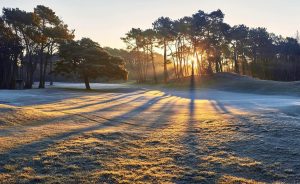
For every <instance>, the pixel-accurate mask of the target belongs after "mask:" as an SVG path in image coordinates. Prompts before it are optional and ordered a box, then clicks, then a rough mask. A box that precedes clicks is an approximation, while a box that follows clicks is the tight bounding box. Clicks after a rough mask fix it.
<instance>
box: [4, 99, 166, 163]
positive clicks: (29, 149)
mask: <svg viewBox="0 0 300 184" xmlns="http://www.w3.org/2000/svg"><path fill="white" fill-rule="evenodd" d="M168 97H169V96H168V95H166V94H165V95H163V96H158V97H154V98H152V99H150V100H148V101H146V102H145V103H143V104H142V105H141V106H138V107H136V108H134V109H132V110H130V111H129V112H126V113H124V114H122V115H119V116H117V117H113V118H111V119H109V120H106V121H104V122H98V123H100V124H99V125H95V126H90V127H86V128H81V129H77V130H73V131H69V132H65V133H61V134H59V135H55V136H51V137H47V138H44V139H42V140H39V141H35V142H32V143H30V144H26V145H22V146H19V147H17V148H14V149H12V150H10V151H7V152H5V153H2V154H0V157H1V161H0V163H2V164H4V163H6V162H8V161H9V160H14V159H17V158H20V159H24V158H25V157H31V156H34V155H35V154H37V153H39V152H41V151H43V150H45V149H47V147H49V146H50V145H52V144H55V143H57V142H59V141H61V140H65V139H68V138H70V137H72V136H75V135H79V134H83V133H85V132H89V131H94V130H100V129H103V128H105V127H109V126H113V127H117V126H121V125H124V123H125V124H126V121H128V120H130V119H132V118H134V117H136V116H138V115H140V114H141V113H142V112H144V111H147V110H148V109H149V108H151V107H152V106H153V105H155V104H156V103H157V102H159V101H160V100H162V99H164V98H168ZM71 116H72V115H71ZM89 120H91V121H95V120H93V119H89ZM126 125H127V126H128V124H126ZM132 126H135V125H132Z"/></svg>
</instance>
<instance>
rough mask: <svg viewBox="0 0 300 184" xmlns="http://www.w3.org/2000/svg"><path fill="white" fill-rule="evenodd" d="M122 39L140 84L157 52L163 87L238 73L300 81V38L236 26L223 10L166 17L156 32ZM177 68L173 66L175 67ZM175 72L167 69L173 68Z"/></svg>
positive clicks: (134, 32)
mask: <svg viewBox="0 0 300 184" xmlns="http://www.w3.org/2000/svg"><path fill="white" fill-rule="evenodd" d="M298 39H299V36H298ZM122 40H123V41H124V42H125V43H126V44H127V46H128V50H129V52H130V53H132V57H134V58H135V59H134V60H135V61H136V62H135V66H136V68H137V71H136V72H137V73H138V82H144V81H146V80H147V78H146V76H147V65H149V64H152V65H153V80H154V81H155V82H157V76H156V75H157V74H156V72H155V64H154V61H153V60H154V58H153V53H154V50H155V52H158V53H162V54H163V56H164V62H163V66H164V72H163V73H164V82H168V80H169V79H170V78H171V77H173V78H176V79H181V78H184V77H186V76H190V75H192V74H193V73H194V74H195V75H199V76H201V75H209V74H213V73H217V72H235V73H238V74H243V75H249V76H253V77H256V78H260V79H268V80H280V81H294V80H300V72H299V71H300V45H299V40H297V38H289V37H288V38H283V37H282V36H277V35H275V34H272V33H268V32H267V30H266V29H265V28H260V27H259V28H249V27H247V26H245V25H237V26H233V27H231V26H230V25H228V24H227V23H225V22H224V14H223V12H222V11H221V10H217V11H213V12H211V13H205V12H203V11H198V12H197V13H195V14H193V15H192V16H190V17H183V18H181V19H179V20H171V19H170V18H168V17H161V18H159V19H158V20H156V21H155V22H154V23H153V28H152V29H147V30H141V29H139V28H133V29H131V30H130V31H129V32H128V33H127V34H126V36H125V37H124V38H122ZM171 64H172V65H171ZM170 65H171V67H172V68H171V69H168V67H170Z"/></svg>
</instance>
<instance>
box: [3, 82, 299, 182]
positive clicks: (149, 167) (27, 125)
mask: <svg viewBox="0 0 300 184" xmlns="http://www.w3.org/2000/svg"><path fill="white" fill-rule="evenodd" d="M101 87H102V88H103V85H101ZM264 99H265V100H264ZM0 101H1V102H2V105H1V103H0V158H1V159H0V183H1V182H2V183H34V182H37V183H40V182H42V183H102V182H107V183H230V182H232V183H234V182H238V183H239V182H240V183H247V182H248V183H255V182H267V183H270V182H288V183H296V182H300V123H299V117H298V111H297V107H298V105H297V104H298V103H299V102H298V101H299V100H298V99H297V98H294V97H278V96H262V95H247V94H237V93H227V92H220V91H212V90H210V91H195V92H194V91H192V92H191V91H185V92H184V91H174V90H173V91H167V90H163V91H157V90H149V89H130V88H128V87H126V86H118V85H112V86H108V87H106V89H105V90H99V91H97V92H93V93H85V92H82V91H80V90H78V91H74V90H62V89H48V90H31V91H23V92H21V93H20V92H19V91H9V92H8V91H0ZM4 102H5V103H4ZM295 109H296V110H295Z"/></svg>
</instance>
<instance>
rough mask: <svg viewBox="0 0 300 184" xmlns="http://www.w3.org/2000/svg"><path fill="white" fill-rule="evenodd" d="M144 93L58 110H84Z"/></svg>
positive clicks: (143, 92)
mask: <svg viewBox="0 0 300 184" xmlns="http://www.w3.org/2000/svg"><path fill="white" fill-rule="evenodd" d="M146 92H147V91H141V92H138V93H130V94H126V95H120V96H119V97H116V98H112V99H108V100H104V101H101V102H95V103H88V104H84V105H79V106H75V107H70V108H63V109H60V110H73V109H80V108H85V107H89V106H93V105H100V104H106V103H110V102H114V101H119V100H123V99H126V98H130V97H132V96H136V95H142V94H145V93H146Z"/></svg>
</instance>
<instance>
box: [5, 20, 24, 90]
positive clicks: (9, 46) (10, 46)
mask: <svg viewBox="0 0 300 184" xmlns="http://www.w3.org/2000/svg"><path fill="white" fill-rule="evenodd" d="M22 49H23V47H22V45H21V40H20V39H19V38H18V37H17V36H15V35H14V34H13V33H12V31H11V29H9V27H7V26H5V23H4V21H3V20H2V19H1V18H0V89H14V88H15V82H16V79H17V77H19V76H18V64H19V63H18V62H19V61H20V57H21V54H22Z"/></svg>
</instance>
